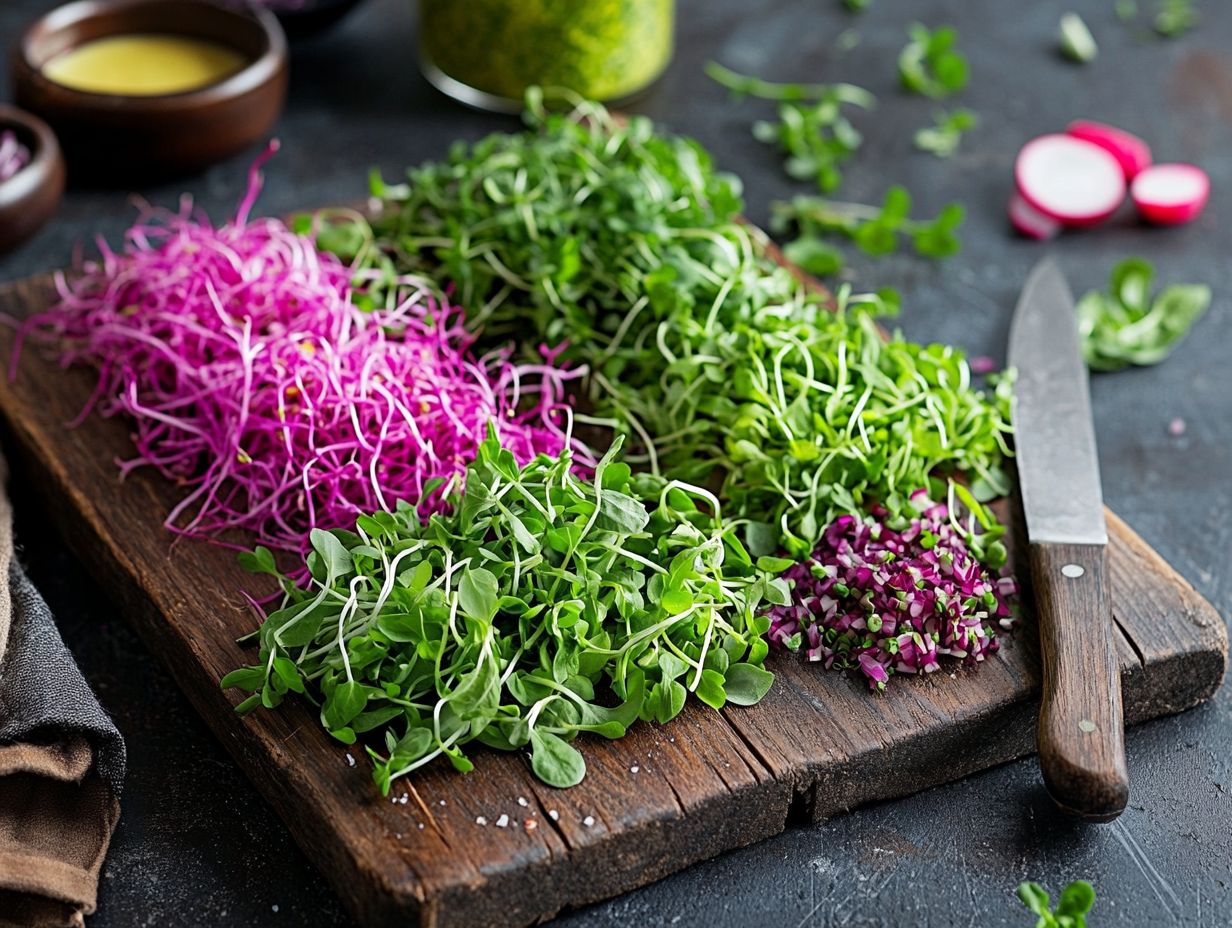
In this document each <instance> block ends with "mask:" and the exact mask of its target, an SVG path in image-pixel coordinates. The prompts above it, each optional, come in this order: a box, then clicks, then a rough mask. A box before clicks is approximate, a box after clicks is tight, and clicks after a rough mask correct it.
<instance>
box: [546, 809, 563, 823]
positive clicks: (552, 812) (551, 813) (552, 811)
mask: <svg viewBox="0 0 1232 928" xmlns="http://www.w3.org/2000/svg"><path fill="white" fill-rule="evenodd" d="M548 818H550V819H551V820H552V821H554V822H559V821H560V813H559V812H557V811H556V810H555V809H548Z"/></svg>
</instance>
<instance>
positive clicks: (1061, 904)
mask: <svg viewBox="0 0 1232 928" xmlns="http://www.w3.org/2000/svg"><path fill="white" fill-rule="evenodd" d="M1018 898H1019V899H1020V900H1022V904H1023V905H1025V906H1026V907H1027V909H1028V911H1030V912H1031V914H1033V915H1036V916H1038V919H1037V921H1036V922H1035V928H1086V924H1087V913H1088V912H1090V911H1091V907H1092V906H1093V905H1094V904H1095V888H1094V887H1093V886H1092V885H1091V884H1090V883H1088V882H1087V881H1086V880H1074V881H1073V882H1072V883H1070V884H1069V885H1068V886H1066V887H1065V889H1063V890H1061V897H1060V899H1058V900H1057V907H1056V910H1055V911H1053V909H1052V907H1051V906H1050V904H1049V903H1050V899H1049V896H1048V893H1047V891H1046V890H1045V889H1044V887H1042V886H1040V885H1039V883H1029V882H1028V883H1020V884H1019V885H1018Z"/></svg>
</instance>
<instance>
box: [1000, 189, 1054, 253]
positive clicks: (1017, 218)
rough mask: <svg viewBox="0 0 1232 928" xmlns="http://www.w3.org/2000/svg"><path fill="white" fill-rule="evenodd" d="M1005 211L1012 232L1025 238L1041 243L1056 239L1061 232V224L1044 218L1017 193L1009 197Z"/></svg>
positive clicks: (1046, 217) (1047, 217) (1049, 218)
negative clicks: (1012, 229)
mask: <svg viewBox="0 0 1232 928" xmlns="http://www.w3.org/2000/svg"><path fill="white" fill-rule="evenodd" d="M1005 211H1006V212H1007V213H1008V214H1009V217H1010V225H1012V226H1013V227H1014V230H1015V231H1016V232H1018V233H1019V234H1021V235H1025V236H1026V237H1027V238H1033V239H1036V240H1037V241H1041V242H1043V241H1047V240H1048V239H1050V238H1056V236H1057V234H1058V233H1059V232H1060V231H1061V223H1059V222H1057V221H1056V220H1055V219H1053V218H1051V217H1050V216H1045V215H1044V214H1043V213H1041V212H1040V211H1039V210H1037V209H1036V208H1035V207H1033V206H1032V205H1031V204H1030V203H1028V202H1027V201H1026V200H1024V199H1023V198H1022V197H1021V196H1020V195H1019V194H1017V193H1015V194H1014V195H1013V196H1011V197H1010V202H1009V203H1008V204H1007V205H1006V207H1005Z"/></svg>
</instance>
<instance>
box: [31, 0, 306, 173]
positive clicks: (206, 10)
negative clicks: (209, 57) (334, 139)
mask: <svg viewBox="0 0 1232 928" xmlns="http://www.w3.org/2000/svg"><path fill="white" fill-rule="evenodd" d="M133 33H147V34H148V33H161V34H164V35H167V34H170V35H182V36H191V37H193V38H197V39H206V40H210V41H213V42H218V43H220V44H223V45H226V46H229V47H231V48H234V49H236V50H237V51H239V52H240V53H241V54H243V55H244V57H245V58H246V59H247V60H248V62H249V63H248V64H247V65H246V66H245V67H244V68H242V69H241V70H240V71H238V72H236V73H235V74H232V75H231V76H230V77H226V78H224V79H223V80H221V81H219V82H217V83H215V84H210V85H208V86H206V87H202V88H199V89H196V90H189V91H185V92H183V93H174V94H166V95H162V96H126V95H123V94H110V93H90V92H87V91H82V90H74V89H73V88H70V87H65V86H63V85H62V84H57V83H55V82H54V81H52V80H50V79H48V78H47V77H45V76H44V75H43V73H42V69H43V67H44V66H45V65H46V64H47V62H48V61H50V60H51V59H52V58H53V57H55V56H56V55H58V54H61V53H62V52H65V51H68V50H69V49H71V48H75V47H76V46H78V45H81V44H82V43H84V42H89V41H91V40H94V39H99V38H103V37H106V36H113V35H123V34H133ZM13 88H14V93H15V96H16V99H17V102H18V103H19V104H20V105H21V106H24V107H25V108H26V109H29V110H31V111H33V112H36V113H38V114H39V115H40V116H42V117H43V118H44V119H46V120H47V122H48V123H50V124H51V126H52V128H53V129H54V130H55V132H56V134H57V135H58V136H59V138H60V144H61V145H62V146H63V148H64V153H65V157H66V158H67V160H68V164H69V173H70V177H71V179H72V180H73V181H74V182H76V181H77V180H79V179H87V180H91V181H98V180H106V181H112V182H124V181H129V180H131V179H133V178H139V179H141V180H148V179H149V178H150V176H151V175H157V176H160V177H161V176H167V175H175V174H186V173H190V172H192V171H197V170H200V169H201V168H204V167H206V166H207V165H209V164H213V163H214V162H216V161H220V160H222V159H223V158H226V157H228V156H230V155H233V154H235V153H236V152H238V151H241V150H242V149H244V148H247V147H248V146H249V145H251V144H253V143H254V142H256V141H258V140H260V139H261V138H262V137H263V136H265V134H266V133H267V132H269V130H270V127H271V126H273V124H274V121H275V120H276V119H277V118H278V114H279V113H280V112H281V111H282V106H283V103H284V102H285V101H286V94H287V42H286V36H285V35H284V34H283V31H282V27H281V26H279V25H278V20H277V19H276V18H275V17H274V16H273V15H272V14H270V13H269V12H266V11H258V10H255V11H243V10H238V9H230V8H227V7H222V6H215V5H213V4H211V3H207V2H204V0H77V2H74V3H68V4H65V5H64V6H61V7H57V8H56V9H54V10H52V11H51V12H50V13H47V14H46V15H45V16H42V17H41V18H39V19H38V20H36V21H35V22H34V24H33V25H32V26H30V28H29V29H27V30H26V32H25V34H24V35H23V36H22V38H21V40H20V41H19V42H18V44H17V47H16V49H15V51H14V54H13Z"/></svg>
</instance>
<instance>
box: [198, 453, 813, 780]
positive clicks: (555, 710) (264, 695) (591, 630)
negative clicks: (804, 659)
mask: <svg viewBox="0 0 1232 928" xmlns="http://www.w3.org/2000/svg"><path fill="white" fill-rule="evenodd" d="M618 449H619V442H618V443H617V444H615V445H613V447H612V449H611V450H610V451H609V452H608V454H607V455H606V456H605V457H604V458H603V459H602V460H601V461H600V462H599V463H598V464H597V465H596V467H595V469H594V480H593V481H589V480H584V479H581V478H579V477H578V476H577V475H576V474H575V472H574V470H573V468H572V467H571V463H572V462H571V460H570V458H571V455H570V453H569V452H567V451H566V452H565V453H564V454H562V455H561V456H560V457H558V458H548V457H539V458H536V459H535V460H534V461H531V462H530V463H529V464H527V465H525V466H522V467H520V466H519V465H518V463H517V461H516V460H515V459H514V456H513V455H512V454H511V453H510V451H509V450H508V449H505V448H502V447H501V446H500V444H499V442H498V441H497V440H496V438H495V435H490V436H489V437H488V439H487V440H486V441H485V442H484V443H483V444H482V446H480V448H479V449H478V457H477V458H476V460H475V462H474V463H473V464H472V465H471V466H470V468H469V469H468V473H467V477H466V490H465V493H464V495H462V496H461V499H460V500H459V501H458V502H457V505H456V506H455V507H454V508H453V511H452V512H451V513H450V514H446V515H436V516H433V517H432V518H431V519H430V520H429V521H428V522H427V523H426V524H425V523H422V522H421V521H420V519H419V516H418V514H417V513H416V512H414V511H413V510H412V509H410V508H409V507H406V506H399V507H398V508H397V509H396V511H394V512H378V513H374V514H373V515H370V516H362V517H360V519H359V520H358V522H357V524H356V526H355V531H353V532H351V531H341V530H335V531H333V532H324V531H320V530H317V531H315V532H313V535H312V545H313V553H312V554H311V555H310V556H309V558H308V568H309V570H310V573H311V582H310V583H308V584H305V585H302V586H297V585H295V584H293V583H292V582H291V581H289V580H288V579H287V578H286V577H284V576H282V575H281V574H279V573H278V571H277V570H276V569H275V568H274V565H273V558H272V556H271V555H270V553H269V552H268V551H265V550H263V549H257V550H256V551H255V552H253V553H252V554H251V555H248V556H247V558H246V563H247V566H248V567H249V568H250V569H253V570H256V571H258V572H263V573H270V574H273V575H274V576H275V577H277V578H278V579H279V581H280V583H281V585H282V588H283V590H284V591H285V594H286V596H285V599H284V601H283V603H282V604H281V607H280V608H279V609H278V610H277V611H275V612H272V613H270V614H269V615H268V616H266V618H265V621H264V622H263V624H262V626H261V629H260V634H259V638H260V643H261V652H260V658H259V661H258V663H257V664H256V665H255V666H251V667H245V668H242V669H240V670H236V671H234V672H233V673H230V674H228V675H227V676H226V677H225V678H224V679H223V681H222V685H223V686H224V687H239V688H240V689H243V690H247V691H249V692H251V693H252V694H253V695H252V696H250V697H249V698H247V699H246V700H244V701H243V702H242V703H241V704H240V705H239V707H238V709H239V711H241V712H245V711H249V710H252V709H255V708H257V707H258V706H265V707H266V708H274V707H276V706H277V705H279V703H280V702H281V701H282V700H283V698H284V697H285V696H286V694H287V693H289V692H292V693H298V694H302V695H304V696H306V697H307V698H308V699H310V700H312V701H313V702H316V703H318V704H319V705H320V707H321V724H322V725H323V726H324V727H325V728H326V729H328V730H329V732H330V733H331V734H332V735H333V736H334V737H335V738H337V739H338V740H340V741H342V742H344V743H348V744H349V743H353V742H354V741H355V740H356V739H357V737H358V736H360V735H362V734H365V733H368V732H383V734H384V750H372V749H369V753H370V754H371V755H372V757H373V760H374V763H375V771H374V775H375V778H376V781H377V783H378V785H379V786H380V787H381V789H382V791H383V792H385V793H388V791H389V786H390V783H391V782H392V781H393V780H395V779H397V778H399V777H402V776H405V775H406V774H408V773H411V772H412V771H414V770H416V769H418V768H420V767H422V766H424V765H425V764H427V763H429V762H430V761H432V760H434V759H435V758H438V757H442V756H443V757H446V758H448V759H449V761H450V762H452V764H453V765H454V767H456V768H457V769H459V770H462V771H467V770H470V769H471V766H472V764H471V761H470V760H469V759H468V758H467V756H466V754H465V753H464V750H463V749H464V747H465V746H466V745H468V744H470V743H472V742H480V743H482V744H485V745H488V746H489V747H493V748H498V749H501V750H521V749H524V748H529V750H530V754H531V767H532V769H533V770H534V772H535V774H536V775H537V776H538V777H539V778H540V779H541V780H543V781H544V782H546V783H549V784H551V785H553V786H559V787H567V786H572V785H574V784H576V783H578V782H579V781H580V780H581V779H582V778H583V776H584V775H585V772H586V764H585V761H584V759H583V757H582V755H581V753H580V752H579V751H578V750H577V749H576V748H574V747H573V746H572V745H571V744H569V742H570V741H571V740H573V738H574V737H575V736H576V735H577V734H578V733H580V732H593V733H595V734H598V735H601V736H603V737H606V738H619V737H621V736H623V735H624V733H625V731H626V730H627V729H628V728H629V727H630V726H631V725H632V724H633V723H634V722H635V721H636V720H637V719H639V718H641V719H646V720H656V721H659V722H667V721H669V720H670V719H672V718H674V717H675V716H676V715H678V714H679V713H680V711H681V710H682V709H683V707H684V704H685V701H686V699H687V696H688V694H690V693H692V694H693V695H695V696H696V697H697V699H698V700H699V701H701V702H703V703H705V704H707V705H709V706H712V707H714V708H716V709H717V708H721V707H722V706H724V705H725V704H727V703H732V704H736V705H750V704H752V703H755V702H758V701H759V700H760V699H761V698H762V696H764V695H765V693H766V691H767V690H768V689H769V687H770V684H771V682H772V681H773V675H772V674H770V673H769V672H768V671H766V670H765V669H764V668H763V667H762V662H763V660H764V658H765V656H766V653H767V650H768V645H767V643H766V641H765V640H764V638H763V637H762V634H763V633H764V632H765V631H766V629H767V627H768V625H769V619H768V618H766V617H765V616H759V615H758V612H759V611H760V607H761V606H762V604H763V601H766V602H769V603H783V602H786V601H787V587H786V585H785V584H784V583H783V581H782V580H779V579H776V578H773V577H772V576H771V573H773V572H778V571H780V570H782V569H783V568H784V567H786V566H787V565H788V563H789V562H785V561H781V560H779V559H774V558H761V559H757V560H756V561H755V560H754V559H753V558H752V557H750V555H749V554H748V552H747V551H746V549H745V547H744V546H743V545H742V544H741V543H740V541H739V540H738V539H737V537H736V532H735V529H734V528H733V527H731V525H729V524H725V523H723V522H722V520H721V518H720V513H719V507H718V504H717V501H716V500H715V499H714V497H713V496H711V494H710V493H709V492H707V491H706V490H704V489H701V488H698V487H693V486H689V485H686V484H682V483H678V482H667V481H663V480H660V479H655V478H651V477H645V476H633V475H632V474H631V471H630V468H629V466H628V465H627V464H625V463H623V462H621V461H619V460H617V459H616V454H617V452H618ZM609 691H610V692H609ZM609 697H610V698H609Z"/></svg>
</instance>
